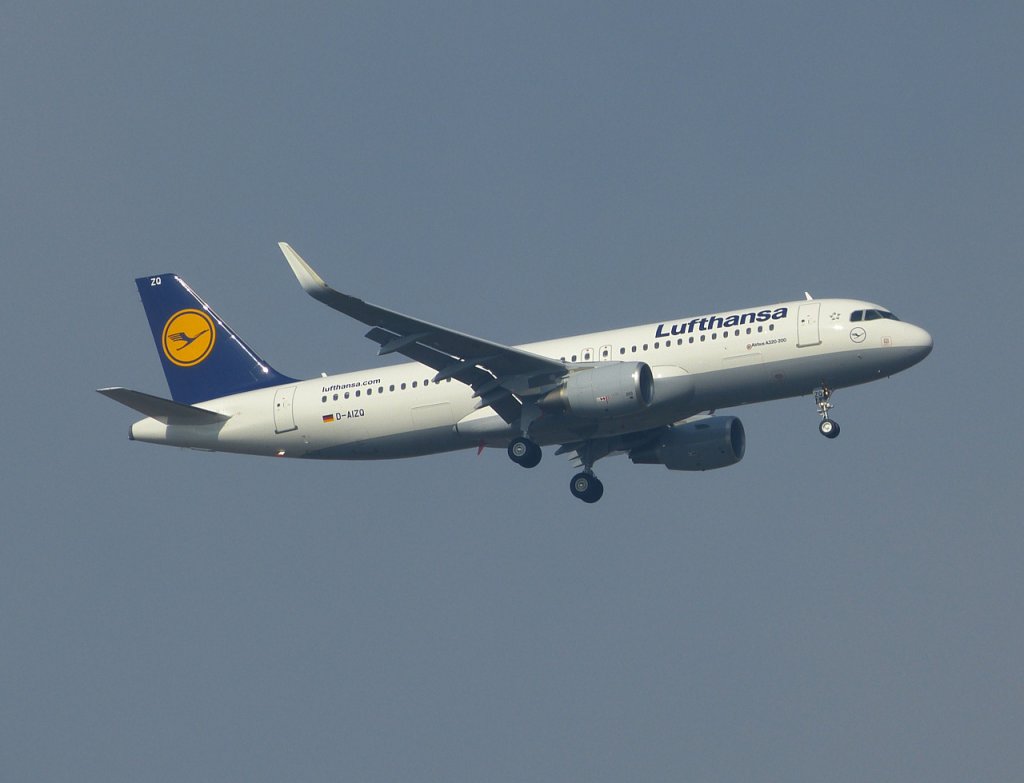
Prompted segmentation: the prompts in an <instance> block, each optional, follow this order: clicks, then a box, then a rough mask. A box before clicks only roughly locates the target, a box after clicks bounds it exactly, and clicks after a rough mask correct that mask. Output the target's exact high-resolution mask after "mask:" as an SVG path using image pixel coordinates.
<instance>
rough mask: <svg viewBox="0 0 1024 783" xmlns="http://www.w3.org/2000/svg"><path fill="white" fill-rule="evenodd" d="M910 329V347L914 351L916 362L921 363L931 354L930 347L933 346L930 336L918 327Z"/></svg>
mask: <svg viewBox="0 0 1024 783" xmlns="http://www.w3.org/2000/svg"><path fill="white" fill-rule="evenodd" d="M910 329H911V334H910V335H909V337H910V341H909V342H910V345H911V346H913V347H914V348H915V349H916V351H915V353H916V354H917V356H916V361H921V360H922V359H923V358H924V357H926V356H927V355H928V354H930V353H931V352H932V347H933V346H934V342H933V341H932V336H931V335H930V334H929V333H928V332H927V331H925V330H924V329H922V328H921V327H920V326H911V327H910Z"/></svg>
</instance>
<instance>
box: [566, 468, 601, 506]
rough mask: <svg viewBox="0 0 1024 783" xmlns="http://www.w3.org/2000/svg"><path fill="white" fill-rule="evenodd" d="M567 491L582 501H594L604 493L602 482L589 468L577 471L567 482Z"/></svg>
mask: <svg viewBox="0 0 1024 783" xmlns="http://www.w3.org/2000/svg"><path fill="white" fill-rule="evenodd" d="M569 491H570V492H572V496H573V497H575V498H579V499H580V500H582V501H583V502H584V503H596V502H597V501H599V500H600V499H601V496H602V495H603V494H604V484H602V483H601V480H600V479H599V478H598V477H597V476H595V475H594V474H593V472H592V471H590V470H584V471H583V472H582V473H577V474H576V475H575V476H573V477H572V481H570V482H569Z"/></svg>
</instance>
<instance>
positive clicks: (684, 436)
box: [629, 416, 747, 470]
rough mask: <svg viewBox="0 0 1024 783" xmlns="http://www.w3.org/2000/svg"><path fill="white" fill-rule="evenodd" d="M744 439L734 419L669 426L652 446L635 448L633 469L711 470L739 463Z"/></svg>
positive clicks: (711, 418)
mask: <svg viewBox="0 0 1024 783" xmlns="http://www.w3.org/2000/svg"><path fill="white" fill-rule="evenodd" d="M746 448H747V436H746V434H745V433H744V431H743V423H742V422H741V421H740V420H739V419H737V418H736V417H735V416H705V417H703V418H700V419H692V420H690V421H687V422H684V423H682V424H674V425H672V426H671V427H670V428H669V429H668V430H667V431H666V432H665V433H664V434H663V435H661V436H660V438H659V439H658V440H656V441H655V442H654V443H653V444H650V445H647V446H641V447H639V448H635V449H633V450H632V451H630V452H629V458H630V459H631V460H633V462H634V463H635V464H637V465H664V466H665V467H666V468H668V469H669V470H713V469H714V468H725V467H728V466H729V465H735V464H736V463H737V462H739V461H740V460H741V459H743V452H744V451H746Z"/></svg>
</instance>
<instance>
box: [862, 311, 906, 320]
mask: <svg viewBox="0 0 1024 783" xmlns="http://www.w3.org/2000/svg"><path fill="white" fill-rule="evenodd" d="M880 318H888V319H889V320H890V321H898V320H900V319H899V318H897V317H896V316H895V315H893V314H892V313H890V312H889V311H888V310H866V311H865V312H864V320H865V321H877V320H878V319H880Z"/></svg>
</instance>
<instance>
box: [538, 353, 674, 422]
mask: <svg viewBox="0 0 1024 783" xmlns="http://www.w3.org/2000/svg"><path fill="white" fill-rule="evenodd" d="M653 401H654V374H653V373H652V372H651V368H650V367H648V366H647V365H646V364H645V363H644V362H607V363H605V364H601V365H599V366H597V367H591V368H590V369H587V370H578V371H577V372H574V373H572V374H571V375H570V376H569V377H568V378H567V379H566V380H565V383H563V384H562V385H561V386H559V387H558V388H557V389H554V390H552V391H550V392H548V393H547V394H545V395H544V396H543V397H542V398H541V399H540V401H539V402H538V403H537V404H538V405H539V406H540V407H541V408H542V409H544V410H555V411H564V412H567V413H572V414H575V415H577V416H595V417H604V418H614V417H616V416H628V415H629V414H631V413H638V412H640V411H642V410H643V409H644V408H646V407H647V406H649V405H650V404H651V403H652V402H653Z"/></svg>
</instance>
